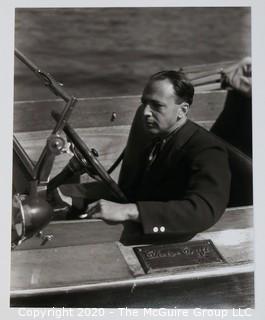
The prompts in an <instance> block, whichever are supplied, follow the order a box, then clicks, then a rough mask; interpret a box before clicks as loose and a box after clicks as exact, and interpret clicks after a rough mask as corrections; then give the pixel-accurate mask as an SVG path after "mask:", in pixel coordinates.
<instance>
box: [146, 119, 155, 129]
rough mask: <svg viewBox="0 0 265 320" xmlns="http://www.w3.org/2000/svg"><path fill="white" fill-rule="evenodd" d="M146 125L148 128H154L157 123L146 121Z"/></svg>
mask: <svg viewBox="0 0 265 320" xmlns="http://www.w3.org/2000/svg"><path fill="white" fill-rule="evenodd" d="M145 125H146V126H147V127H148V128H153V127H154V126H155V123H154V122H153V121H145Z"/></svg>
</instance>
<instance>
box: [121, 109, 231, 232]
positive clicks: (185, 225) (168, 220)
mask: <svg viewBox="0 0 265 320" xmlns="http://www.w3.org/2000/svg"><path fill="white" fill-rule="evenodd" d="M141 117H142V112H141V110H140V109H138V112H137V114H136V117H135V120H134V123H133V125H132V129H131V133H130V136H129V140H128V144H127V147H126V151H125V157H124V161H123V165H122V168H121V173H120V178H119V185H120V187H121V189H122V190H123V192H124V193H125V194H126V196H127V197H128V199H129V200H130V201H131V202H135V203H136V204H137V206H138V209H139V212H140V219H141V222H142V227H143V231H144V234H145V235H156V236H163V237H164V236H168V235H174V236H175V237H180V238H181V237H182V238H191V237H192V236H193V235H194V234H196V233H198V232H201V231H203V230H205V229H207V228H209V227H210V226H212V225H213V224H214V223H215V222H216V221H217V220H218V219H219V218H220V217H221V215H222V214H223V212H224V210H225V208H226V205H227V203H228V199H229V191H230V179H231V175H230V169H229V162H228V155H227V151H226V149H225V146H224V145H223V144H222V143H221V142H220V141H219V140H218V139H217V138H216V137H215V136H214V135H212V134H211V133H209V132H208V131H206V130H204V129H203V128H201V127H199V126H198V125H196V124H195V123H193V122H191V121H189V120H188V121H187V122H186V123H185V124H184V126H183V127H181V128H180V129H179V131H177V132H176V133H175V134H174V135H173V136H172V137H171V139H170V140H169V141H168V142H167V144H166V145H165V147H164V149H163V150H162V152H161V153H160V154H159V156H158V158H157V159H156V160H155V161H154V163H153V164H152V166H151V167H150V170H148V171H147V172H146V170H145V168H146V164H147V157H148V152H149V151H150V146H149V142H150V139H149V142H148V134H146V133H145V132H144V130H143V127H142V119H141Z"/></svg>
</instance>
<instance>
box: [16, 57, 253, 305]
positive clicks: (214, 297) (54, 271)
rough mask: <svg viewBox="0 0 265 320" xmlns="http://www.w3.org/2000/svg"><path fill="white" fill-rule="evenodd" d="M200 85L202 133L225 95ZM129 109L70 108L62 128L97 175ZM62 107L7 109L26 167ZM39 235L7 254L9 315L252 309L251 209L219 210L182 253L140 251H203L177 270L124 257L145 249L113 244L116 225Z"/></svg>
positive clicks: (70, 226)
mask: <svg viewBox="0 0 265 320" xmlns="http://www.w3.org/2000/svg"><path fill="white" fill-rule="evenodd" d="M228 65H230V64H229V63H228ZM220 66H224V64H223V63H222V64H217V65H211V66H209V69H210V70H212V69H218V70H219V68H220ZM201 70H204V71H203V72H206V73H207V74H203V73H202V71H201ZM186 71H187V72H188V73H190V74H192V75H193V77H194V76H195V75H196V74H197V78H198V79H200V78H201V77H204V76H206V77H208V76H209V72H208V71H207V66H206V67H205V66H204V68H202V66H198V67H193V68H191V69H189V68H186ZM210 77H211V74H210ZM194 79H195V80H196V77H194ZM198 81H199V80H198ZM209 81H210V84H207V81H206V84H205V81H204V84H203V85H200V83H199V86H198V87H197V90H196V95H195V99H194V103H193V105H194V107H193V108H192V109H191V115H190V117H191V119H192V120H194V121H195V122H197V123H198V124H200V125H202V126H203V127H205V128H207V129H209V128H211V126H212V124H213V123H214V122H215V120H216V118H217V117H218V115H219V114H220V113H221V111H222V110H223V106H224V104H225V100H226V98H227V91H226V90H220V89H221V88H220V82H218V81H216V83H214V85H213V83H212V80H209ZM139 100H140V97H139V96H126V97H102V98H84V99H78V106H77V107H76V109H75V111H74V112H73V114H72V116H71V121H70V122H71V124H72V126H73V127H74V128H77V129H76V130H77V132H78V133H79V135H80V136H81V137H82V139H83V140H84V141H85V142H86V144H87V145H89V146H90V147H93V148H95V149H97V150H98V153H99V160H100V161H101V163H102V164H103V165H104V167H105V168H109V167H110V165H111V164H112V163H113V161H114V160H115V159H116V158H117V156H118V155H119V153H120V152H121V151H122V149H123V147H124V146H125V144H126V141H127V137H128V133H129V130H130V124H131V122H132V119H133V116H134V114H135V110H136V108H137V106H138V105H139ZM62 107H63V102H62V100H59V99H58V100H43V101H23V102H19V101H17V102H15V107H14V131H15V136H16V137H17V139H18V140H19V141H20V143H21V145H22V146H23V148H24V149H25V151H26V152H27V153H28V154H29V156H30V158H32V159H37V158H38V156H39V154H40V151H41V149H42V148H43V146H44V145H45V143H46V139H47V137H48V135H49V133H50V131H51V128H53V127H54V122H53V121H52V120H51V116H50V111H51V110H52V109H56V110H59V111H60V110H62ZM43 110H45V112H43ZM113 113H115V115H116V119H115V121H114V122H113V121H111V119H112V120H113ZM40 114H42V116H41V117H39V115H40ZM29 115H30V117H29ZM68 160H69V156H68V155H60V156H58V157H57V158H56V160H55V164H54V167H53V170H52V174H51V176H55V175H56V174H57V173H58V172H60V171H61V169H62V168H63V167H64V166H65V164H66V162H67V161H68ZM118 172H119V167H118V168H117V169H116V170H115V171H114V173H113V179H114V180H116V179H117V177H118ZM14 179H15V177H14ZM84 179H85V178H84ZM43 231H44V232H45V234H48V235H53V239H52V240H51V241H47V242H46V243H45V244H44V245H42V244H41V240H40V239H39V238H38V237H32V238H30V239H28V240H27V241H25V242H23V243H22V244H21V245H20V246H18V247H16V248H15V249H14V250H13V251H12V254H11V290H10V305H11V306H15V307H18V306H27V307H29V306H35V307H40V306H46V307H47V306H48V307H63V306H64V307H138V308H142V307H153V308H160V307H167V308H197V307H200V308H232V307H234V308H236V307H240V308H249V307H250V308H251V307H253V306H254V277H253V272H254V264H253V208H252V206H240V207H233V208H228V209H227V210H226V212H225V213H224V215H223V217H222V218H221V219H220V221H219V222H218V223H217V224H216V225H214V226H213V227H212V228H210V229H208V230H206V231H205V232H202V233H200V234H198V235H196V237H194V238H193V239H192V240H191V241H189V245H187V246H186V244H184V247H178V245H177V246H175V247H174V244H173V247H172V244H163V243H162V244H161V245H162V246H163V247H160V246H158V247H150V248H151V249H150V250H153V252H156V253H159V252H160V253H161V248H163V250H164V251H163V252H164V255H168V256H172V255H173V254H174V253H175V252H176V250H178V251H179V250H182V251H181V252H182V253H183V252H184V255H189V254H190V248H191V247H190V244H194V245H195V246H196V243H197V242H198V243H199V248H200V250H204V251H206V252H207V250H208V251H209V250H210V251H211V250H212V252H211V255H212V257H211V258H210V259H209V261H204V262H203V263H199V262H198V261H194V259H193V260H192V262H190V263H187V264H186V265H185V264H184V265H177V264H175V265H173V266H172V265H171V266H168V265H166V266H164V267H150V265H149V267H150V268H146V265H145V264H144V263H142V261H141V258H139V252H138V253H136V251H135V250H134V248H135V247H140V250H143V248H147V249H148V248H149V246H148V245H150V244H148V243H141V244H140V245H139V244H137V245H124V244H122V243H121V242H120V237H121V234H122V231H123V225H121V224H117V225H110V224H107V223H105V222H103V221H101V220H97V219H94V220H72V221H52V222H50V223H49V225H48V226H47V227H46V228H45V229H44V230H43ZM185 246H186V247H185ZM209 248H210V249H209ZM165 250H166V251H165ZM138 251H139V250H138ZM165 252H166V253H165ZM158 255H159V254H158ZM190 255H191V254H190ZM149 262H150V261H149Z"/></svg>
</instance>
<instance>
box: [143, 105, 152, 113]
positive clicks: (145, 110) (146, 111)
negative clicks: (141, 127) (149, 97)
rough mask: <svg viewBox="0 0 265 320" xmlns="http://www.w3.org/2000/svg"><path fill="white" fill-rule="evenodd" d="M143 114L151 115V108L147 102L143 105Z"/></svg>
mask: <svg viewBox="0 0 265 320" xmlns="http://www.w3.org/2000/svg"><path fill="white" fill-rule="evenodd" d="M144 115H145V116H151V115H152V111H151V108H150V106H149V104H148V103H147V104H146V105H145V107H144Z"/></svg>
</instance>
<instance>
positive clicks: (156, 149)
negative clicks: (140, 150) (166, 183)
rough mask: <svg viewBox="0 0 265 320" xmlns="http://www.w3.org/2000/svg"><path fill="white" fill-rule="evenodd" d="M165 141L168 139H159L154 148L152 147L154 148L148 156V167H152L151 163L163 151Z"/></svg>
mask: <svg viewBox="0 0 265 320" xmlns="http://www.w3.org/2000/svg"><path fill="white" fill-rule="evenodd" d="M165 143H166V139H159V140H158V141H156V142H155V143H154V144H153V148H152V150H151V152H150V154H149V157H148V165H147V169H149V168H150V167H151V165H152V164H153V163H154V161H155V160H156V158H157V157H158V155H159V153H160V152H161V151H162V149H163V147H164V145H165Z"/></svg>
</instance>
